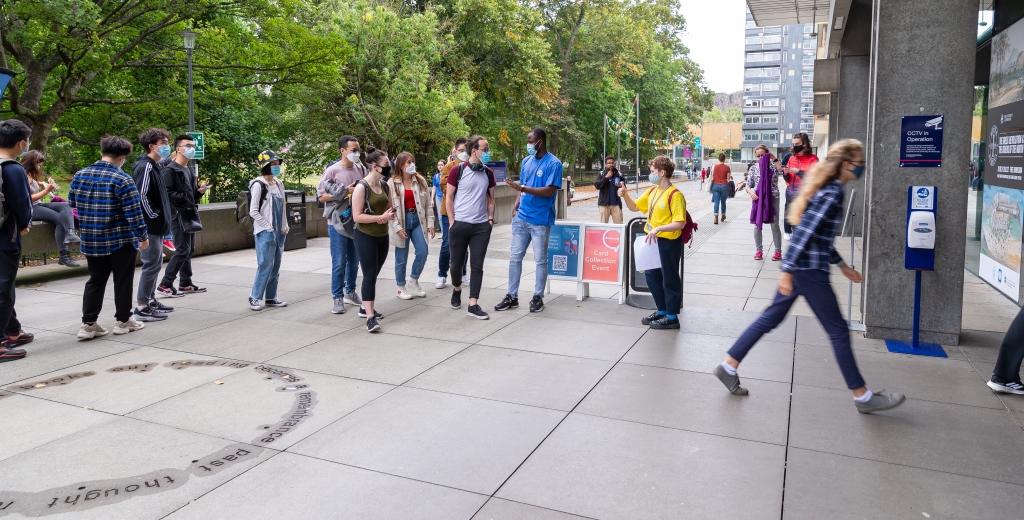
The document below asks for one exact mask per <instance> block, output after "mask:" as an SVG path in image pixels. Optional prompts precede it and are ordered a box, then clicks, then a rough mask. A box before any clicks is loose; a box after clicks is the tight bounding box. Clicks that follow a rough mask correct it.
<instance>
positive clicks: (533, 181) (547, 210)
mask: <svg viewBox="0 0 1024 520" xmlns="http://www.w3.org/2000/svg"><path fill="white" fill-rule="evenodd" d="M519 182H520V183H521V184H522V185H523V186H526V187H527V188H546V187H548V186H554V187H555V188H557V189H559V190H560V189H562V161H559V160H558V157H555V156H554V154H552V153H551V152H548V153H546V154H544V157H541V158H540V159H538V158H537V157H536V156H533V155H531V156H529V157H527V158H526V159H523V164H522V165H521V166H520V167H519ZM557 194H558V193H557V190H556V191H555V193H552V194H551V196H550V197H537V196H535V195H530V194H527V193H523V195H522V197H521V198H520V200H519V213H518V216H519V218H521V219H523V220H525V221H526V222H529V223H530V224H534V225H538V226H553V225H554V224H555V197H556V196H557Z"/></svg>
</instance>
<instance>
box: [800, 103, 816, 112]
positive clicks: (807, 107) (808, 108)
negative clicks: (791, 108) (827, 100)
mask: <svg viewBox="0 0 1024 520" xmlns="http://www.w3.org/2000/svg"><path fill="white" fill-rule="evenodd" d="M800 113H801V114H813V113H814V107H813V106H810V105H804V106H802V107H800Z"/></svg>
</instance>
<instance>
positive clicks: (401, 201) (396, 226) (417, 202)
mask: <svg viewBox="0 0 1024 520" xmlns="http://www.w3.org/2000/svg"><path fill="white" fill-rule="evenodd" d="M395 167H396V168H397V169H398V170H397V171H399V172H401V174H398V175H394V176H393V177H392V178H391V181H390V183H391V189H390V191H391V207H393V208H402V209H401V210H397V209H396V210H395V218H394V219H392V220H391V221H390V223H389V226H388V236H389V237H390V240H391V245H393V246H395V281H396V282H397V283H398V297H399V298H401V299H403V300H411V299H413V298H416V297H419V298H425V297H426V296H427V293H426V292H425V291H424V290H423V288H422V287H420V274H421V273H423V267H424V266H426V264H427V240H428V239H431V238H434V211H433V208H432V205H431V202H432V199H431V197H430V192H429V189H428V184H427V180H426V179H424V178H423V176H422V175H420V174H418V173H416V159H415V158H413V156H412V154H411V153H409V152H402V153H400V154H398V157H395ZM413 247H415V248H416V257H415V258H414V259H413V262H412V272H411V273H410V274H409V281H408V283H406V279H405V273H406V265H407V263H408V261H409V249H411V248H413Z"/></svg>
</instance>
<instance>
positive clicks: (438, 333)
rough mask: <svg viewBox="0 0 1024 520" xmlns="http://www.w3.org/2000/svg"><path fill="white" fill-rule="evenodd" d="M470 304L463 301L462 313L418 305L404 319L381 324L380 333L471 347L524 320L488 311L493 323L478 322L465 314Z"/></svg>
mask: <svg viewBox="0 0 1024 520" xmlns="http://www.w3.org/2000/svg"><path fill="white" fill-rule="evenodd" d="M468 303H469V302H468V301H467V300H466V299H463V301H462V308H461V309H453V308H451V306H448V307H437V306H433V305H417V306H416V307H413V308H411V309H408V310H407V311H405V312H404V313H402V315H401V317H397V316H396V317H395V319H392V318H387V319H385V320H384V321H383V322H381V324H380V326H381V333H382V334H398V335H400V336H408V337H414V338H426V339H437V340H443V341H455V342H458V343H469V344H472V343H476V342H478V341H480V340H482V339H484V338H486V337H487V336H490V335H491V334H493V333H495V332H497V331H498V330H501V329H503V328H505V327H507V326H508V325H509V324H511V323H512V322H514V321H516V320H518V319H520V318H521V316H520V315H518V314H514V313H510V312H494V311H493V309H488V310H487V311H486V312H488V313H490V319H487V320H478V319H475V318H471V317H469V316H468V315H467V314H466V306H467V305H468Z"/></svg>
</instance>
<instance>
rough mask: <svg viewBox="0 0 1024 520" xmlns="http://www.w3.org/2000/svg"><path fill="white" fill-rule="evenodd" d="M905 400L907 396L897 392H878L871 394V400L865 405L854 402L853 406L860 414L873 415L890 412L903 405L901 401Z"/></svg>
mask: <svg viewBox="0 0 1024 520" xmlns="http://www.w3.org/2000/svg"><path fill="white" fill-rule="evenodd" d="M906 400H907V396H905V395H903V394H901V393H899V392H886V391H885V390H879V391H878V392H873V393H872V395H871V399H868V401H867V402H866V403H861V402H858V401H854V402H853V404H855V405H857V411H858V412H860V413H874V412H881V411H882V410H892V409H893V408H896V407H897V406H899V405H901V404H903V401H906Z"/></svg>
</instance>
